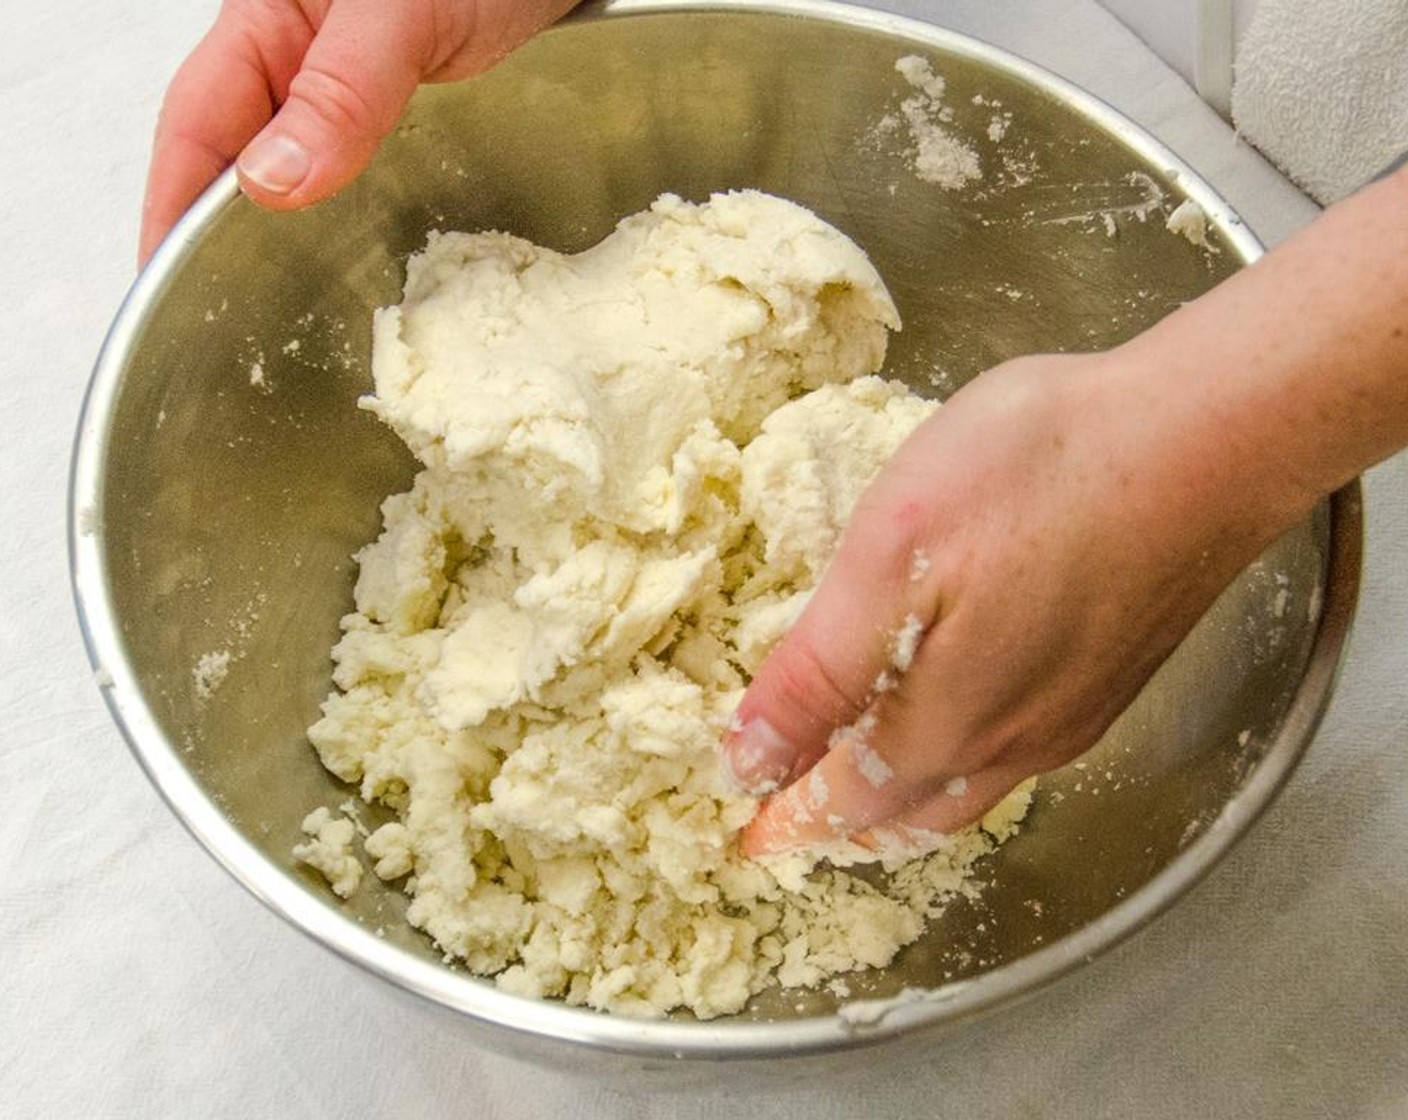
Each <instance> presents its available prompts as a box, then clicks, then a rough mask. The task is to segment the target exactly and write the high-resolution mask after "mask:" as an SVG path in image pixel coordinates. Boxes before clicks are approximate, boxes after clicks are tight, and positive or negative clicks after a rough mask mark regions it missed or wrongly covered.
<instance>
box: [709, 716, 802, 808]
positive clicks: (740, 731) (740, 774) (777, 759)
mask: <svg viewBox="0 0 1408 1120" xmlns="http://www.w3.org/2000/svg"><path fill="white" fill-rule="evenodd" d="M794 753H795V752H794V751H793V750H792V745H791V744H790V743H789V742H788V741H787V740H786V739H784V738H783V737H782V736H781V735H780V734H779V733H778V731H777V729H776V728H775V727H773V725H772V724H770V723H769V722H768V721H767V720H765V719H761V718H759V719H751V720H749V721H748V722H747V723H745V724H742V725H741V726H739V727H737V728H735V729H731V730H730V732H729V734H728V736H727V738H725V740H724V750H723V761H724V770H725V772H726V773H727V774H728V775H729V777H730V778H732V779H733V781H734V783H735V784H736V785H738V786H739V787H740V788H741V789H742V790H744V792H746V793H752V794H758V795H762V794H765V793H772V792H773V791H774V790H775V789H777V788H778V786H779V785H781V784H782V781H783V779H785V778H786V777H787V775H788V774H789V773H790V772H791V770H792V759H793V755H794Z"/></svg>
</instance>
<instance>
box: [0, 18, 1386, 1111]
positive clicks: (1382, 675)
mask: <svg viewBox="0 0 1408 1120" xmlns="http://www.w3.org/2000/svg"><path fill="white" fill-rule="evenodd" d="M875 6H881V7H891V8H894V9H896V10H900V11H904V12H905V13H907V14H911V15H918V16H925V17H928V18H932V19H934V20H935V21H937V22H943V23H947V24H949V25H950V26H954V27H957V28H959V29H960V30H968V31H972V32H974V33H976V34H979V35H980V36H982V37H984V38H987V39H989V40H991V41H994V42H997V43H999V44H1000V45H1003V46H1007V47H1009V48H1011V49H1014V50H1016V51H1018V52H1019V53H1022V54H1025V55H1027V56H1029V57H1031V58H1033V59H1035V60H1037V61H1039V62H1043V63H1045V64H1046V65H1048V66H1050V67H1051V68H1053V69H1055V70H1057V71H1058V72H1060V73H1062V74H1064V75H1066V76H1067V77H1070V78H1072V79H1074V80H1075V81H1077V82H1078V83H1080V84H1083V85H1085V86H1087V87H1088V88H1090V89H1092V90H1094V91H1095V92H1097V93H1099V94H1101V95H1102V96H1104V97H1105V98H1106V99H1108V100H1109V101H1111V102H1113V103H1114V104H1115V105H1116V106H1118V107H1119V108H1121V109H1123V110H1124V111H1125V112H1127V113H1129V114H1130V115H1131V116H1133V117H1134V118H1136V119H1137V120H1139V121H1141V122H1142V123H1143V124H1144V125H1145V126H1147V127H1148V128H1150V129H1151V130H1152V131H1153V132H1154V133H1156V134H1157V135H1159V136H1160V137H1161V138H1162V139H1164V140H1165V141H1166V142H1168V143H1169V144H1171V145H1172V146H1173V147H1174V148H1175V149H1177V150H1179V151H1180V152H1181V153H1182V154H1183V155H1184V156H1185V157H1187V158H1188V159H1189V160H1190V161H1191V162H1192V163H1193V164H1195V165H1196V166H1197V167H1198V168H1199V169H1200V170H1202V171H1203V172H1204V174H1206V175H1207V176H1208V177H1209V178H1210V179H1211V180H1212V181H1213V183H1214V184H1215V185H1217V186H1218V187H1220V188H1221V189H1222V190H1223V192H1224V193H1225V194H1226V195H1228V196H1229V197H1230V199H1231V201H1232V202H1233V204H1234V205H1235V206H1237V207H1238V208H1240V210H1241V211H1242V213H1243V214H1244V215H1245V216H1246V217H1247V219H1248V220H1249V222H1250V224H1251V225H1252V227H1253V228H1254V229H1256V230H1257V231H1259V232H1260V233H1261V235H1262V236H1263V238H1265V239H1266V240H1268V241H1273V242H1274V241H1276V240H1278V239H1280V238H1281V237H1283V236H1284V235H1285V234H1287V233H1288V232H1289V231H1291V230H1293V229H1294V228H1296V227H1297V226H1298V225H1300V224H1302V223H1303V222H1305V221H1306V220H1308V219H1309V217H1310V216H1311V215H1312V214H1313V210H1312V208H1311V207H1310V206H1309V205H1308V204H1307V203H1306V202H1305V200H1304V199H1303V198H1301V197H1300V196H1299V194H1298V193H1297V192H1295V191H1294V190H1293V189H1292V188H1290V187H1289V186H1288V185H1287V184H1286V183H1285V182H1284V181H1282V180H1281V178H1280V177H1279V176H1278V175H1277V174H1275V172H1273V171H1272V170H1270V169H1269V168H1268V167H1267V166H1266V165H1265V164H1264V163H1263V162H1262V161H1261V160H1260V159H1259V158H1258V157H1257V156H1256V155H1255V153H1253V152H1251V151H1249V150H1248V149H1247V148H1246V147H1244V146H1242V145H1239V144H1238V143H1237V142H1236V141H1235V139H1234V138H1233V136H1232V135H1231V133H1230V132H1229V131H1228V130H1227V129H1226V128H1225V127H1224V126H1223V125H1222V124H1221V122H1220V121H1218V120H1217V119H1216V118H1215V117H1214V116H1213V114H1212V113H1210V112H1209V111H1207V110H1206V109H1205V108H1204V107H1203V106H1202V105H1201V103H1200V102H1198V101H1197V100H1196V98H1195V97H1194V95H1193V94H1192V92H1191V91H1190V90H1189V89H1188V88H1187V87H1186V86H1185V85H1184V84H1183V83H1182V81H1181V80H1180V79H1178V78H1177V77H1176V76H1175V75H1174V74H1173V73H1172V72H1171V71H1169V70H1168V69H1167V68H1166V67H1165V66H1164V65H1163V64H1162V63H1160V62H1159V61H1158V60H1157V59H1156V58H1155V57H1154V56H1153V55H1152V54H1151V53H1150V52H1149V51H1147V50H1146V49H1145V48H1143V47H1142V46H1141V45H1140V44H1139V43H1138V41H1137V40H1136V39H1134V38H1133V37H1132V36H1131V35H1129V34H1128V33H1127V32H1126V31H1124V29H1123V28H1122V27H1121V26H1120V25H1119V24H1118V23H1116V22H1115V21H1114V19H1113V18H1112V17H1110V16H1109V15H1108V14H1106V13H1105V12H1104V10H1103V9H1102V8H1100V7H1099V5H1097V4H1096V3H1094V0H1007V2H1004V3H1000V4H999V3H990V2H986V0H953V2H948V0H911V2H908V3H903V2H900V0H890V2H889V3H882V4H877V5H875ZM214 7H215V4H214V2H213V0H147V2H146V3H142V4H139V3H136V2H135V0H52V2H51V3H49V4H42V5H41V4H28V5H24V6H23V7H22V9H20V8H19V6H18V5H16V6H15V9H16V10H11V11H8V12H7V15H8V18H7V19H6V20H5V25H6V30H5V32H4V37H3V40H0V169H3V171H2V172H0V175H2V176H3V178H2V179H0V181H3V185H4V186H3V190H0V250H3V253H4V261H5V265H4V267H3V269H0V291H3V299H0V307H3V309H4V310H3V315H4V332H3V337H2V338H0V479H3V487H2V488H0V503H3V511H0V513H2V515H0V530H2V531H3V535H4V545H3V547H0V565H3V571H0V788H3V789H4V790H5V791H6V798H5V801H6V806H5V811H4V813H3V814H0V869H3V870H0V883H3V890H0V953H3V960H2V961H0V1114H3V1115H6V1116H15V1117H28V1116H56V1117H78V1116H121V1117H126V1116H131V1117H149V1116H183V1117H184V1116H192V1117H195V1116H200V1117H223V1116H231V1117H233V1116H241V1117H243V1116H258V1117H264V1116H299V1117H309V1118H317V1117H341V1116H347V1115H358V1116H364V1117H381V1116H387V1117H390V1116H396V1117H417V1116H439V1115H462V1116H475V1117H547V1116H571V1117H602V1118H605V1117H628V1116H629V1117H655V1116H659V1117H666V1116H670V1117H714V1116H725V1115H727V1116H733V1115H735V1114H738V1113H742V1114H744V1115H751V1114H761V1115H764V1116H780V1117H794V1116H795V1117H807V1118H809V1120H822V1118H825V1117H843V1116H844V1117H855V1116H875V1117H882V1116H895V1117H902V1116H921V1115H922V1116H932V1115H943V1116H950V1115H952V1116H963V1117H971V1118H974V1120H976V1118H980V1117H989V1116H990V1117H1009V1118H1010V1117H1022V1118H1033V1120H1034V1118H1038V1117H1080V1118H1092V1117H1102V1116H1112V1117H1113V1116H1119V1117H1139V1118H1145V1120H1157V1118H1162V1117H1168V1118H1175V1117H1176V1118H1179V1120H1183V1118H1187V1117H1204V1116H1227V1117H1234V1116H1235V1117H1262V1116H1265V1117H1276V1118H1278V1120H1293V1118H1300V1117H1322V1116H1336V1117H1384V1118H1388V1117H1402V1116H1404V1115H1408V1060H1405V1059H1406V1058H1408V1043H1405V1039H1408V937H1405V931H1408V562H1405V559H1404V557H1405V553H1406V552H1408V548H1406V547H1405V546H1408V462H1405V461H1404V460H1403V459H1399V460H1397V461H1395V462H1392V463H1390V464H1388V465H1387V466H1385V467H1382V468H1380V469H1379V470H1377V471H1376V472H1374V473H1373V475H1372V476H1371V477H1370V479H1369V480H1368V517H1369V527H1370V528H1369V548H1368V568H1367V572H1366V579H1365V586H1364V593H1363V602H1362V608H1361V615H1360V619H1359V623H1358V626H1357V628H1356V630H1355V634H1354V638H1353V642H1352V645H1351V648H1350V652H1349V658H1348V663H1347V666H1346V668H1345V671H1344V674H1343V678H1342V681H1341V684H1340V688H1339V693H1338V696H1337V698H1336V700H1335V703H1334V705H1333V708H1332V710H1331V712H1330V714H1329V717H1328V719H1327V720H1326V722H1325V726H1324V729H1323V731H1322V732H1321V734H1320V736H1319V739H1318V741H1317V743H1316V744H1315V746H1314V748H1313V750H1312V752H1311V754H1310V757H1309V759H1308V760H1307V762H1306V764H1305V766H1304V767H1303V768H1302V770H1301V771H1300V772H1299V774H1298V775H1297V777H1296V778H1295V780H1294V782H1293V783H1292V785H1291V786H1290V788H1289V789H1288V790H1287V792H1286V793H1285V795H1284V796H1283V797H1282V798H1281V800H1280V801H1279V803H1278V804H1277V805H1276V807H1275V808H1274V809H1273V810H1272V812H1271V813H1270V814H1269V816H1268V817H1267V818H1266V819H1265V820H1264V821H1263V823H1262V824H1261V825H1260V826H1259V827H1258V828H1257V829H1256V830H1255V832H1254V833H1253V835H1252V836H1251V837H1250V839H1249V840H1247V841H1246V842H1245V843H1243V844H1242V845H1240V847H1239V848H1238V850H1237V851H1236V852H1235V853H1234V854H1233V855H1232V856H1231V858H1229V859H1228V860H1227V861H1226V862H1225V863H1224V864H1223V865H1222V866H1221V867H1220V868H1219V869H1218V870H1217V872H1216V873H1215V874H1214V875H1213V876H1212V878H1211V880H1210V881H1208V882H1207V883H1206V884H1205V885H1203V886H1202V887H1200V888H1199V889H1198V890H1197V891H1196V892H1195V893H1194V894H1193V895H1192V896H1191V897H1190V898H1188V899H1186V900H1185V901H1183V902H1182V903H1181V904H1180V905H1179V906H1177V907H1176V908H1175V909H1174V911H1173V912H1172V913H1170V914H1169V915H1167V916H1166V917H1164V918H1162V919H1161V920H1160V921H1159V922H1157V923H1156V924H1155V926H1154V927H1153V928H1152V929H1150V930H1149V931H1148V932H1146V933H1144V934H1143V935H1141V936H1139V937H1137V938H1136V939H1135V940H1134V941H1133V942H1131V943H1129V944H1127V945H1126V946H1125V947H1123V948H1122V949H1120V950H1119V951H1117V952H1116V953H1115V954H1113V955H1112V956H1111V957H1110V958H1108V959H1106V960H1105V961H1103V962H1101V963H1100V964H1099V965H1097V966H1096V967H1094V968H1092V969H1088V970H1086V971H1085V972H1083V973H1082V974H1080V975H1078V976H1077V977H1075V978H1074V979H1071V980H1068V981H1065V982H1063V983H1061V984H1060V985H1058V986H1056V987H1055V988H1053V989H1050V990H1048V991H1046V992H1044V993H1042V994H1041V995H1040V996H1038V997H1037V998H1036V999H1034V1000H1031V1001H1028V1002H1027V1003H1025V1004H1023V1005H1021V1006H1019V1007H1017V1008H1015V1009H1013V1010H1011V1011H1007V1012H1003V1013H1000V1014H998V1015H996V1016H993V1017H990V1018H988V1019H986V1020H984V1021H982V1022H980V1023H978V1024H977V1025H975V1026H973V1027H971V1028H970V1029H967V1030H965V1031H964V1032H962V1033H961V1034H960V1035H958V1036H957V1037H955V1038H951V1039H947V1040H938V1041H936V1042H935V1044H934V1046H933V1047H932V1049H931V1050H930V1051H929V1054H928V1057H927V1060H926V1061H925V1062H924V1063H922V1064H920V1065H914V1066H911V1067H909V1068H907V1069H905V1070H901V1071H898V1072H897V1071H895V1070H894V1069H891V1068H886V1067H885V1066H884V1065H883V1064H877V1066H876V1068H875V1069H874V1070H872V1071H870V1072H860V1073H848V1074H845V1075H838V1076H837V1077H836V1078H834V1079H829V1080H826V1081H824V1082H814V1083H812V1084H810V1085H808V1086H806V1087H803V1088H795V1089H791V1090H788V1091H786V1092H781V1091H779V1092H776V1093H772V1094H764V1095H761V1096H754V1097H753V1098H751V1099H746V1098H742V1097H741V1095H740V1094H739V1092H737V1091H736V1090H731V1089H730V1086H729V1080H728V1077H727V1074H726V1072H721V1074H720V1077H719V1084H718V1088H717V1089H716V1090H715V1091H712V1092H703V1093H699V1092H692V1093H689V1094H686V1095H677V1096H669V1097H665V1096H649V1095H647V1096H632V1095H629V1094H625V1093H622V1092H620V1091H618V1090H617V1089H616V1088H613V1086H611V1085H608V1084H597V1083H594V1082H591V1081H583V1080H580V1079H578V1078H576V1077H569V1076H567V1075H563V1074H554V1073H548V1072H544V1071H541V1070H536V1069H530V1068H527V1067H524V1066H521V1065H517V1064H514V1063H511V1062H508V1061H506V1060H505V1059H503V1058H501V1057H499V1056H498V1055H495V1054H493V1053H490V1052H486V1051H482V1050H478V1049H475V1048H473V1047H472V1046H471V1045H470V1044H469V1043H468V1042H467V1041H466V1040H465V1038H464V1037H463V1035H462V1034H461V1033H460V1032H458V1031H457V1030H456V1029H454V1024H453V1023H452V1022H451V1021H449V1020H448V1019H447V1018H446V1017H444V1016H441V1015H437V1014H432V1013H431V1012H430V1010H429V1009H427V1008H423V1007H421V1006H419V1005H418V1004H416V1003H414V1002H413V1001H410V1000H408V999H405V998H400V997H396V996H395V995H394V993H392V992H390V991H388V990H386V989H385V988H384V987H383V986H381V985H380V984H379V983H374V982H372V981H371V980H369V979H365V978H363V977H361V976H360V974H358V973H356V972H355V971H354V970H353V969H352V968H351V966H349V965H347V964H345V963H343V962H341V961H339V960H337V959H334V958H333V957H332V956H331V955H330V954H328V953H327V952H325V951H324V950H322V949H321V948H319V947H317V946H315V945H314V944H312V943H311V942H309V941H307V940H306V939H304V938H302V937H301V936H299V935H298V934H297V933H295V932H294V931H293V930H291V929H289V928H288V927H286V926H285V925H284V924H283V923H282V922H281V921H280V920H279V919H277V918H275V917H274V916H273V915H272V914H270V913H268V912H267V911H265V910H264V909H263V907H261V906H260V905H259V903H257V902H256V901H255V900H254V899H253V898H251V897H250V896H248V895H247V894H246V893H245V892H244V891H243V890H242V889H241V888H240V887H238V886H237V885H236V884H235V883H234V882H233V881H232V880H231V879H229V878H228V877H227V876H226V875H225V874H224V872H222V871H221V870H219V869H218V868H217V867H216V865H215V864H214V863H213V862H212V861H211V860H210V859H209V858H208V857H207V856H206V855H205V854H204V853H203V852H202V851H201V850H200V849H199V848H198V847H197V846H196V844H195V843H194V842H193V841H192V840H191V839H190V838H189V837H188V836H187V835H186V834H185V832H184V831H183V830H182V829H181V827H180V826H179V825H178V824H177V822H176V820H175V819H174V817H173V816H172V815H171V814H170V812H168V810H167V809H166V807H165V806H164V805H163V804H162V803H161V802H160V801H159V799H158V798H157V796H156V794H155V793H154V792H153V790H152V789H151V787H150V786H149V785H148V783H147V781H146V779H145V778H144V777H143V776H142V775H141V773H140V772H139V770H138V769H137V766H136V765H135V763H134V762H133V761H132V759H131V758H130V757H129V755H128V753H127V750H126V748H125V747H124V746H123V743H122V740H121V739H120V737H119V735H118V733H117V731H116V730H115V729H114V727H113V725H112V724H111V722H110V721H109V719H108V716H107V713H106V712H105V710H104V708H103V706H102V704H101V702H100V700H99V696H98V691H97V688H96V687H95V686H94V684H93V681H92V679H91V677H90V674H89V669H88V666H87V663H86V661H85V659H84V656H83V652H82V648H81V645H80V642H79V637H78V629H77V624H76V622H75V620H74V615H73V610H72V608H71V605H70V601H69V594H68V588H67V584H66V575H65V571H66V557H65V550H64V538H63V521H64V490H65V476H66V472H67V464H68V452H69V446H70V439H71V434H72V430H73V427H74V420H75V416H76V413H77V409H78V405H79V400H80V396H81V393H82V391H83V387H84V384H85V382H86V380H87V377H88V371H89V366H90V364H91V361H92V359H93V357H94V355H95V353H96V351H97V348H98V345H99V343H100V340H101V338H102V334H103V331H104V329H105V327H106V325H107V323H108V322H109V320H110V319H111V317H112V315H113V313H114V312H115V311H116V308H117V305H118V302H119V300H120V299H121V297H122V295H123V292H124V290H125V288H126V286H127V284H128V283H129V281H130V279H131V276H132V267H133V254H134V246H135V241H136V231H137V222H138V209H139V202H140V197H141V187H142V180H143V175H144V171H145V162H146V154H147V147H148V139H149V135H150V130H151V126H152V122H153V120H154V117H155V113H156V109H157V105H158V101H159V97H160V93H161V90H162V88H163V86H164V84H165V81H166V78H167V76H168V75H169V74H170V73H171V71H172V70H173V68H174V67H175V66H176V64H177V62H178V61H179V59H180V58H181V57H182V56H183V55H184V53H185V51H186V50H187V49H188V48H189V46H190V45H191V44H192V43H193V42H194V41H195V39H196V38H197V36H198V35H199V34H200V33H201V31H202V30H203V28H204V26H205V25H206V24H207V23H208V21H209V19H210V18H211V15H212V13H213V10H214Z"/></svg>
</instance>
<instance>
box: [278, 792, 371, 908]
mask: <svg viewBox="0 0 1408 1120" xmlns="http://www.w3.org/2000/svg"><path fill="white" fill-rule="evenodd" d="M302 827H303V832H304V834H305V835H306V836H307V837H308V840H307V841H306V842H304V843H302V844H296V845H294V849H293V857H294V859H296V860H298V861H300V862H301V863H306V864H307V865H308V866H309V867H311V868H313V869H314V870H315V871H317V872H318V873H319V874H321V875H322V876H323V878H324V879H326V880H327V881H328V886H330V887H332V889H333V893H334V894H336V895H337V896H338V897H339V898H348V897H350V896H351V894H352V892H353V891H355V890H356V889H357V885H358V884H359V883H360V882H361V881H362V864H361V862H360V861H359V860H358V859H357V857H356V856H355V855H353V854H352V842H353V840H354V839H355V838H356V835H357V829H356V826H355V825H354V824H353V822H352V821H351V820H349V819H347V818H346V817H341V818H339V817H334V816H333V815H332V813H331V812H330V811H329V810H328V809H327V808H326V807H322V808H318V809H314V810H313V811H312V812H311V813H309V814H308V815H307V816H306V817H304V818H303V825H302Z"/></svg>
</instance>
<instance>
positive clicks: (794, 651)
mask: <svg viewBox="0 0 1408 1120" xmlns="http://www.w3.org/2000/svg"><path fill="white" fill-rule="evenodd" d="M784 652H785V656H783V657H780V658H774V659H773V663H772V664H771V666H770V668H771V670H772V679H771V681H770V682H769V684H770V686H771V688H770V691H771V692H772V695H773V699H774V701H775V702H776V703H777V704H779V705H780V706H781V707H782V708H783V709H784V710H785V711H786V712H788V713H789V714H791V715H792V716H794V717H796V718H798V719H801V720H805V721H806V722H807V723H808V724H810V725H824V726H827V727H839V726H841V725H842V724H845V723H847V722H849V721H850V720H852V719H854V718H855V717H856V716H858V715H860V713H861V712H862V711H863V710H864V707H865V699H866V698H865V697H863V696H856V695H853V694H852V692H851V691H850V690H849V689H847V688H846V687H845V686H844V685H842V684H841V683H840V681H839V679H838V677H837V675H836V674H835V673H834V672H833V671H832V670H831V668H830V667H829V666H828V664H827V662H826V659H825V658H824V657H823V656H822V655H821V653H820V651H819V650H818V649H817V647H816V646H815V645H813V644H812V642H811V641H809V640H807V639H806V638H805V637H801V636H799V637H796V638H795V639H794V640H793V641H791V642H790V643H789V644H788V646H787V648H786V650H785V651H784Z"/></svg>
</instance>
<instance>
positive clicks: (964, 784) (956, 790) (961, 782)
mask: <svg viewBox="0 0 1408 1120" xmlns="http://www.w3.org/2000/svg"><path fill="white" fill-rule="evenodd" d="M944 792H945V793H946V794H948V795H949V796H950V797H962V796H963V795H964V794H965V793H967V792H968V779H967V778H965V777H963V776H962V775H959V776H958V777H957V778H950V779H949V780H948V781H947V782H945V783H944Z"/></svg>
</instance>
